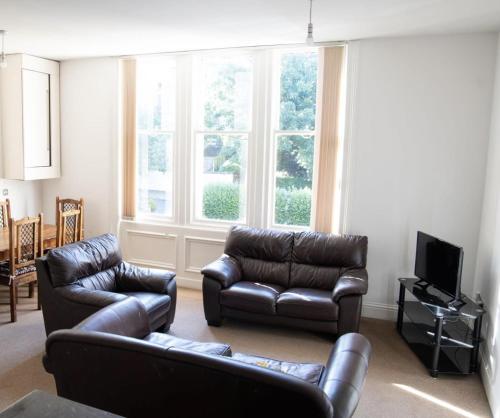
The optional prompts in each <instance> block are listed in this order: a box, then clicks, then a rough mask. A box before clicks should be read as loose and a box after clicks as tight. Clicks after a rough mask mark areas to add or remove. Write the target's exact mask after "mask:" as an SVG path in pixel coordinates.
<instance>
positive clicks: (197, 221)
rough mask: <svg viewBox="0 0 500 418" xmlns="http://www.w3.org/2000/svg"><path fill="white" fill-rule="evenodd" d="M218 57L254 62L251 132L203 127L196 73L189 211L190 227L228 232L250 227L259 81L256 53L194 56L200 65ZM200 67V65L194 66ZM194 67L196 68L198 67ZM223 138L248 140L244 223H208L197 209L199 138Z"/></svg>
mask: <svg viewBox="0 0 500 418" xmlns="http://www.w3.org/2000/svg"><path fill="white" fill-rule="evenodd" d="M215 54H217V55H218V56H220V55H224V56H231V55H239V56H242V55H246V56H249V57H250V58H251V60H252V63H253V66H252V68H253V73H252V91H253V94H252V102H251V108H250V118H249V120H250V123H251V126H250V130H249V131H240V130H227V131H221V130H207V129H204V126H200V124H201V123H202V118H201V116H202V115H201V114H202V111H201V108H202V103H200V101H199V96H198V95H197V94H196V92H197V91H199V90H200V85H201V80H200V75H201V72H200V71H193V76H192V82H191V84H192V86H193V94H192V96H191V104H192V107H191V109H192V110H191V116H192V121H191V122H192V127H191V141H190V142H191V150H192V154H191V158H190V162H191V165H192V167H191V171H190V178H191V193H190V202H189V207H190V216H189V220H190V222H189V224H190V225H195V226H212V227H215V228H224V229H227V227H228V226H230V225H249V209H248V207H249V206H248V203H249V201H250V200H249V198H250V194H249V188H250V187H249V184H250V182H251V178H250V175H249V164H250V162H249V160H250V158H251V157H250V144H251V143H252V142H254V138H255V137H254V134H253V133H254V127H255V125H254V114H255V102H254V97H255V89H256V80H255V73H256V71H255V54H253V53H252V51H239V52H237V53H231V52H224V53H220V52H219V53H216V52H206V53H201V54H195V55H194V56H193V63H196V61H198V62H199V61H201V60H203V58H205V57H207V56H210V55H215ZM194 66H196V65H194ZM194 66H193V67H194ZM207 134H208V135H220V136H227V135H242V136H246V137H247V139H246V141H247V173H246V185H245V186H246V187H245V189H246V195H245V217H244V219H242V220H237V221H226V220H220V219H208V218H203V217H200V216H198V215H197V213H196V212H197V210H196V209H197V207H196V204H197V202H196V192H197V190H196V187H197V186H196V176H197V170H198V168H199V167H198V164H199V163H200V162H199V161H197V159H198V157H199V155H201V154H199V150H198V147H199V144H198V137H199V136H203V135H207Z"/></svg>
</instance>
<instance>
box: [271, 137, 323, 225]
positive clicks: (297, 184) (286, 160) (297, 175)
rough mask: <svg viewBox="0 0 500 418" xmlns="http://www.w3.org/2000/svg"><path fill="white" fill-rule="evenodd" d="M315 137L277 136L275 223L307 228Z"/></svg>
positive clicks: (309, 214) (309, 212) (309, 216)
mask: <svg viewBox="0 0 500 418" xmlns="http://www.w3.org/2000/svg"><path fill="white" fill-rule="evenodd" d="M313 163H314V136H299V135H279V136H278V137H277V143H276V184H275V186H276V189H275V211H274V222H275V223H276V224H280V225H297V226H309V224H310V222H311V195H312V179H313Z"/></svg>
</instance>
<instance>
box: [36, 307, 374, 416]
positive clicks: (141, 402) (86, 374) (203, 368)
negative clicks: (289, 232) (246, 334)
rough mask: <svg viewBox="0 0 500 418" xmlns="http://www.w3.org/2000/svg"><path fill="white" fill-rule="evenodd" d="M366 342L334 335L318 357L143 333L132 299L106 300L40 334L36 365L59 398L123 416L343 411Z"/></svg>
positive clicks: (354, 400)
mask: <svg viewBox="0 0 500 418" xmlns="http://www.w3.org/2000/svg"><path fill="white" fill-rule="evenodd" d="M370 353H371V346H370V343H369V342H368V340H367V339H366V338H365V337H363V336H362V335H360V334H348V335H344V336H343V337H341V338H339V340H338V341H337V343H336V344H335V346H334V348H333V349H332V351H331V354H330V358H329V360H328V363H327V364H326V366H323V365H321V364H310V363H308V364H299V363H289V362H284V361H280V360H272V359H266V358H262V357H255V356H249V355H246V354H241V353H235V354H232V353H231V349H230V347H229V346H228V345H227V344H219V343H197V342H193V341H188V340H184V339H180V338H176V337H173V336H171V335H165V334H159V333H155V332H151V330H150V328H149V322H148V319H147V313H146V311H145V310H144V307H143V305H142V304H141V303H139V302H138V301H137V300H134V299H132V298H129V299H127V300H124V301H120V302H117V303H114V304H112V305H110V306H108V307H106V308H104V309H102V310H100V311H99V312H97V313H95V314H94V315H92V316H91V317H89V318H88V319H87V320H85V321H84V322H82V323H81V324H79V325H77V326H76V327H75V328H74V329H71V330H66V329H64V330H59V331H56V332H54V333H52V334H50V336H49V337H48V339H47V342H46V355H45V356H44V366H45V369H46V370H47V371H48V372H49V373H51V374H53V375H54V378H55V381H56V386H57V393H58V395H59V396H62V397H64V398H67V399H71V400H73V401H76V402H80V403H83V404H86V405H90V406H93V407H96V408H99V409H103V410H106V411H109V412H112V413H115V414H118V415H121V416H126V417H128V418H135V417H140V418H143V417H148V418H156V417H158V418H159V417H162V418H163V417H165V416H168V417H172V418H176V417H179V418H180V417H182V418H191V417H193V418H194V417H196V418H198V417H218V418H235V417H238V418H250V417H251V418H255V417H307V418H348V417H350V416H351V415H352V414H353V412H354V410H355V409H356V406H357V404H358V401H359V398H360V396H361V390H362V387H363V384H364V381H365V376H366V372H367V368H368V361H369V357H370Z"/></svg>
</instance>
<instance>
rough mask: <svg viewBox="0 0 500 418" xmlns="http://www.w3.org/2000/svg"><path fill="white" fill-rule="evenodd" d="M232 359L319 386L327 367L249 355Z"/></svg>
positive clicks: (239, 355)
mask: <svg viewBox="0 0 500 418" xmlns="http://www.w3.org/2000/svg"><path fill="white" fill-rule="evenodd" d="M232 358H233V359H234V360H237V361H241V362H243V363H248V364H253V365H255V366H260V367H265V368H267V369H271V370H276V371H278V372H281V373H286V374H290V375H292V376H295V377H298V378H299V379H302V380H305V381H306V382H309V383H312V384H313V385H317V384H318V383H319V380H320V379H321V375H322V374H323V371H324V369H325V367H324V366H323V365H321V364H315V363H291V362H288V361H281V360H274V359H270V358H266V357H259V356H251V355H248V354H242V353H234V354H233V356H232Z"/></svg>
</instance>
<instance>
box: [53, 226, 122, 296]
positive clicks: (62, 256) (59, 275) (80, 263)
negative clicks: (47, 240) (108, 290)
mask: <svg viewBox="0 0 500 418" xmlns="http://www.w3.org/2000/svg"><path fill="white" fill-rule="evenodd" d="M121 261H122V256H121V252H120V247H119V245H118V239H117V238H116V237H115V236H114V235H112V234H104V235H101V236H98V237H95V238H90V239H88V240H85V241H80V242H75V243H74V244H69V245H65V246H63V247H59V248H54V249H53V250H50V251H49V253H48V254H47V265H48V268H49V271H50V276H51V279H52V286H54V287H57V286H65V285H68V284H73V283H75V282H76V281H78V279H81V278H82V277H87V276H92V275H94V274H96V273H98V272H100V271H103V270H107V269H109V268H111V267H114V266H116V265H117V264H120V263H121Z"/></svg>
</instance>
